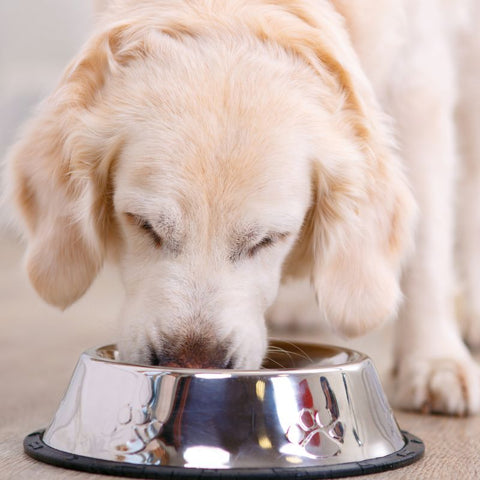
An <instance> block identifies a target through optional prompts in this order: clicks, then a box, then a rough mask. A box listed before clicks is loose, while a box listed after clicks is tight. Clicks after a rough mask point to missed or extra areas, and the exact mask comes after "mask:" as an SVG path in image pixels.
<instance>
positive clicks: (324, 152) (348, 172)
mask: <svg viewBox="0 0 480 480" xmlns="http://www.w3.org/2000/svg"><path fill="white" fill-rule="evenodd" d="M306 3H308V2H301V3H300V2H295V1H294V2H289V4H288V5H287V4H285V6H284V9H285V10H284V12H283V14H282V15H280V16H278V17H277V18H275V19H273V18H272V19H270V22H269V23H268V24H265V25H263V26H262V28H264V29H267V30H268V31H266V30H264V33H263V34H264V36H266V37H269V38H272V39H275V41H276V42H277V43H280V44H282V45H283V46H284V47H285V48H286V49H288V51H290V52H292V51H293V52H295V54H296V55H298V56H299V57H301V58H302V59H303V60H304V61H306V62H307V63H308V64H309V65H310V66H311V67H312V68H313V69H314V70H315V72H316V73H317V75H318V79H319V82H322V85H323V86H325V87H326V88H327V91H328V92H329V93H328V95H326V98H324V99H323V100H322V105H323V107H322V108H324V109H326V110H327V111H328V110H330V113H331V122H330V123H331V124H335V125H336V127H335V129H332V131H333V130H335V131H336V132H337V133H338V132H339V131H341V134H338V138H331V137H329V138H326V139H324V141H322V140H321V139H320V137H321V135H322V134H323V135H325V133H324V132H319V135H318V137H319V141H318V152H319V153H318V155H317V158H316V159H315V161H314V165H313V182H312V184H313V192H314V201H313V205H312V207H311V209H310V211H309V212H308V214H307V218H306V220H305V225H304V228H303V232H302V235H301V237H300V239H299V242H298V243H297V245H296V247H295V248H294V250H293V251H292V252H291V255H290V257H289V258H288V259H287V262H286V264H285V275H286V276H288V275H289V274H291V275H299V274H301V275H305V274H306V275H310V276H311V279H312V284H313V286H314V289H315V292H316V295H317V299H318V304H319V307H320V309H321V310H322V312H323V314H324V316H325V317H326V319H327V320H328V321H329V323H331V324H332V326H333V327H334V328H335V329H336V330H337V331H339V332H340V333H343V334H345V335H357V334H361V333H364V332H366V331H368V330H369V329H371V328H373V327H375V326H377V325H378V324H379V323H381V322H382V321H383V320H385V319H387V318H388V317H391V316H393V315H394V314H395V313H396V310H397V307H398V304H399V300H400V299H401V291H400V286H399V277H400V273H401V266H402V263H403V261H404V259H405V256H406V254H407V253H408V252H409V251H410V249H411V247H412V243H413V230H414V229H413V225H414V220H415V217H416V215H415V212H416V208H415V202H414V200H413V196H412V194H411V192H410V189H409V188H408V185H407V182H406V179H405V175H404V173H403V171H402V168H401V164H400V161H399V159H398V158H397V156H396V155H395V153H394V149H393V148H392V144H393V142H392V135H391V133H390V132H389V128H388V126H387V122H386V117H385V115H384V114H383V113H382V112H381V110H380V108H379V106H378V104H377V101H376V98H375V95H374V93H373V88H372V86H371V84H370V82H369V80H368V79H367V77H366V75H365V74H364V72H363V69H362V68H361V65H360V61H359V58H358V56H357V55H356V53H355V51H354V49H353V46H352V45H351V42H350V39H349V37H348V35H347V32H346V30H345V27H344V25H343V21H342V18H341V17H340V16H339V15H338V14H337V13H336V12H335V11H334V9H333V7H332V6H331V4H330V2H319V3H317V1H315V5H313V4H312V9H311V11H307V10H306V9H304V5H305V4H306ZM319 5H321V6H322V9H323V14H322V15H319V14H318V12H319ZM315 12H317V13H315ZM328 149H330V151H328Z"/></svg>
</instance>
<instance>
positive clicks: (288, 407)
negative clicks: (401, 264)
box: [25, 341, 423, 479]
mask: <svg viewBox="0 0 480 480" xmlns="http://www.w3.org/2000/svg"><path fill="white" fill-rule="evenodd" d="M273 345H274V347H275V348H274V350H275V352H276V353H275V354H274V355H271V356H270V360H269V363H268V364H267V365H265V367H264V368H262V369H260V370H252V371H245V370H192V369H182V368H162V367H152V366H144V365H132V364H127V363H121V362H119V361H117V352H116V349H115V346H113V345H111V346H106V347H102V348H98V349H91V350H88V351H86V352H85V353H83V354H82V355H81V357H80V360H79V362H78V365H77V367H76V369H75V372H74V374H73V377H72V380H71V382H70V386H69V388H68V390H67V392H66V394H65V397H64V398H63V400H62V402H61V404H60V406H59V408H58V411H57V413H56V415H55V418H54V419H53V421H52V423H51V425H50V426H49V427H48V428H47V429H46V430H45V431H44V432H43V431H42V432H35V433H33V434H31V435H29V436H28V437H27V438H26V439H25V449H26V451H27V453H28V454H29V455H31V456H33V457H35V458H37V459H39V460H42V461H45V462H48V463H53V464H55V465H60V466H64V467H68V468H75V469H81V470H87V471H92V472H103V473H115V474H119V475H128V476H143V477H145V478H162V477H164V476H167V477H169V476H172V475H173V476H175V475H178V476H180V477H184V478H186V477H191V478H197V477H198V476H199V475H201V476H202V478H203V477H206V476H213V477H227V476H228V477H231V478H232V477H235V478H249V479H253V478H268V477H272V478H281V477H284V478H291V477H292V476H295V475H300V474H302V475H303V476H301V478H326V476H328V477H332V476H345V475H347V474H349V475H354V474H361V473H367V472H376V471H381V470H385V469H392V468H396V467H399V466H403V465H406V464H408V463H411V462H413V461H414V460H416V459H417V458H419V457H420V456H421V455H422V454H423V443H422V442H421V441H420V440H419V439H417V438H416V437H413V436H412V435H410V434H408V433H406V432H402V431H400V429H399V427H398V425H397V423H396V421H395V418H394V416H393V414H392V411H391V409H390V407H389V405H388V402H387V400H386V398H385V395H384V393H383V390H382V387H381V384H380V381H379V379H378V375H377V373H376V371H375V368H374V366H373V364H372V362H371V360H370V359H369V358H368V357H367V356H365V355H364V354H362V353H359V352H356V351H352V350H347V349H343V348H337V347H332V346H320V345H310V344H291V343H288V342H279V341H277V342H274V343H273Z"/></svg>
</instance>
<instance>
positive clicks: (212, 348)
mask: <svg viewBox="0 0 480 480" xmlns="http://www.w3.org/2000/svg"><path fill="white" fill-rule="evenodd" d="M228 346H229V345H228V344H222V343H218V342H216V341H214V340H212V338H211V337H209V336H200V335H187V336H184V337H178V338H175V339H173V338H165V339H163V341H162V346H161V347H160V348H159V349H155V348H154V347H153V346H152V345H148V347H147V348H148V361H149V363H150V364H151V365H158V366H161V367H176V368H234V360H233V358H232V357H231V356H230V355H229V353H228V350H229V349H228Z"/></svg>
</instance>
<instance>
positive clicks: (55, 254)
mask: <svg viewBox="0 0 480 480" xmlns="http://www.w3.org/2000/svg"><path fill="white" fill-rule="evenodd" d="M177 6H178V4H177ZM184 8H185V9H184V10H183V11H181V12H180V9H179V8H176V9H177V10H179V11H178V12H177V13H176V14H177V17H175V16H174V15H173V13H172V11H173V10H175V9H172V11H171V10H168V11H165V12H161V11H160V12H159V11H158V7H156V9H155V10H154V12H153V13H152V12H149V11H148V10H147V11H143V10H140V13H135V15H133V13H131V14H130V13H129V12H128V11H127V12H124V14H123V15H124V16H125V17H126V20H125V19H123V20H122V21H113V20H112V22H111V23H109V24H108V26H107V27H106V28H105V29H104V30H103V31H100V32H98V33H97V34H96V35H95V36H94V37H93V38H92V39H91V40H90V42H89V43H88V44H87V46H86V47H85V49H84V50H83V52H82V53H81V54H80V56H79V57H78V58H77V59H76V60H75V61H74V62H73V63H72V64H71V65H70V67H69V68H68V69H67V71H66V73H65V75H64V77H63V79H62V81H61V83H60V85H59V87H58V88H57V90H56V91H55V92H54V93H53V95H52V96H51V97H50V98H49V99H48V100H47V101H46V102H45V103H44V105H43V106H42V107H41V109H40V111H39V113H38V115H37V116H36V118H34V119H33V121H32V122H31V123H30V125H29V126H28V128H27V130H26V132H25V135H24V136H23V139H22V140H21V141H20V142H19V143H18V144H17V145H16V147H15V148H14V150H13V151H12V154H11V161H10V166H11V174H12V189H13V190H12V191H13V193H14V197H15V200H16V203H17V205H18V206H19V209H20V211H21V213H22V216H23V218H24V220H25V224H26V227H27V230H28V241H29V246H28V252H27V269H28V273H29V276H30V279H31V281H32V283H33V285H34V286H35V287H36V289H37V290H38V292H39V293H40V295H41V296H42V297H43V298H44V299H45V300H47V301H48V302H50V303H52V304H55V305H58V306H60V307H62V308H65V307H67V306H68V305H70V304H71V303H72V302H74V301H75V300H77V299H78V298H79V297H80V296H81V295H83V293H84V292H85V291H86V290H87V289H88V287H89V286H90V284H91V282H92V281H93V279H94V278H95V276H96V274H97V272H98V271H99V269H100V268H101V266H102V263H103V260H104V257H105V255H106V254H107V252H108V253H111V254H112V255H113V256H114V257H115V258H116V260H117V261H118V262H119V264H120V268H121V273H122V277H123V281H124V285H125V289H126V299H125V305H124V309H123V313H122V324H123V326H122V332H123V333H122V336H121V339H120V342H119V344H120V350H121V354H122V356H123V358H124V359H127V360H130V361H137V362H150V363H160V364H166V365H178V366H196V367H231V366H233V367H242V368H247V367H257V366H258V365H259V364H260V363H261V361H262V358H263V356H264V353H265V349H266V329H265V325H264V318H263V315H264V312H265V310H266V308H267V307H268V306H269V305H270V304H271V303H272V301H273V300H274V298H275V295H276V292H277V289H278V286H279V282H280V280H281V278H282V275H284V276H286V275H308V276H310V277H311V279H312V282H313V284H314V286H315V289H316V292H317V298H318V302H319V306H320V310H321V311H322V312H323V314H324V315H325V316H326V317H327V319H328V320H329V321H330V322H331V324H332V325H333V326H334V327H336V328H337V329H338V330H340V331H341V332H344V333H346V334H354V333H361V332H363V331H366V330H367V329H368V328H370V327H372V326H375V325H377V324H378V323H379V322H381V321H382V320H383V319H385V318H386V317H388V316H390V315H391V314H392V313H393V312H394V311H395V309H396V306H397V303H398V300H399V297H400V292H399V287H398V276H399V270H400V265H401V261H402V258H403V254H404V252H405V250H406V248H407V247H408V245H409V241H410V234H411V231H410V230H411V229H410V226H411V225H410V224H411V217H412V210H413V207H412V199H411V195H410V193H409V191H408V189H407V188H406V186H405V181H404V177H403V174H402V172H401V170H400V168H399V165H398V161H397V160H396V158H395V157H394V156H393V155H392V153H391V151H390V148H389V145H388V143H389V140H388V139H389V137H388V134H387V133H386V132H385V127H384V125H383V120H382V118H381V114H380V113H379V111H378V109H377V106H376V104H375V100H374V98H373V94H372V92H371V89H370V87H369V84H368V82H367V81H366V79H365V78H364V76H363V73H362V71H361V69H360V67H359V65H358V60H357V59H356V57H355V55H354V54H353V51H352V49H351V46H350V45H349V42H348V39H347V38H346V37H345V35H344V33H342V29H341V25H340V22H339V19H338V18H337V17H336V16H335V14H334V13H333V12H330V11H327V12H326V13H327V15H326V17H324V16H322V17H321V18H320V16H319V17H318V18H316V17H315V16H313V17H311V18H310V17H308V18H307V17H306V16H305V15H304V16H302V15H299V12H298V11H295V12H294V11H292V12H288V11H286V10H284V9H282V8H280V7H276V6H269V7H268V8H263V7H262V8H261V9H260V10H259V11H258V12H256V14H255V11H254V9H253V7H252V10H251V11H249V14H248V15H247V13H245V12H247V10H245V12H244V11H243V10H242V11H239V12H237V13H238V15H237V16H232V13H231V12H230V11H225V12H223V13H222V12H217V13H216V14H215V15H213V14H211V15H212V17H211V18H210V17H209V18H206V14H205V12H203V13H202V15H203V17H202V15H197V14H199V13H200V12H187V11H186V9H187V6H184ZM188 8H194V7H193V6H192V5H191V3H189V6H188ZM252 13H253V14H252ZM266 13H268V15H269V20H270V21H269V22H263V21H262V18H264V15H265V14H266ZM129 15H130V16H129ZM242 15H244V17H242ZM202 18H203V19H202ZM232 18H236V20H235V22H237V23H235V22H234V21H233V20H232ZM241 18H243V20H241V21H240V20H239V19H241ZM192 19H196V20H192Z"/></svg>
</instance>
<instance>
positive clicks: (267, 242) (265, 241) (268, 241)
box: [248, 235, 275, 257]
mask: <svg viewBox="0 0 480 480" xmlns="http://www.w3.org/2000/svg"><path fill="white" fill-rule="evenodd" d="M274 243H275V240H274V239H273V237H272V236H269V235H268V236H266V237H263V238H262V239H261V240H260V241H259V242H258V243H257V244H256V245H254V246H253V247H251V248H250V249H249V250H248V256H249V257H253V256H254V255H255V254H256V253H257V252H258V251H259V250H261V249H262V248H265V247H270V246H272V245H273V244H274Z"/></svg>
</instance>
